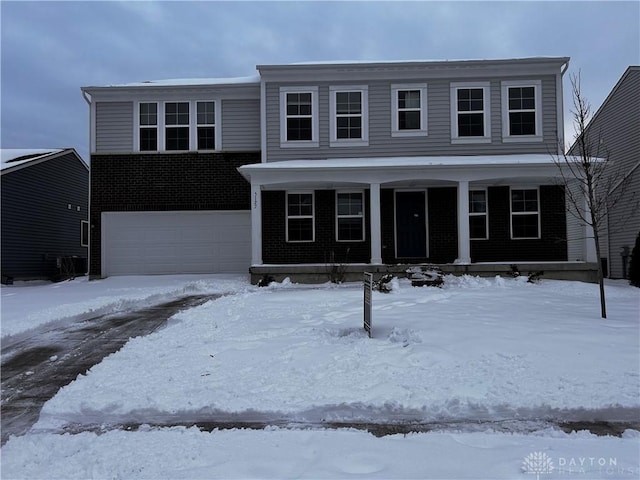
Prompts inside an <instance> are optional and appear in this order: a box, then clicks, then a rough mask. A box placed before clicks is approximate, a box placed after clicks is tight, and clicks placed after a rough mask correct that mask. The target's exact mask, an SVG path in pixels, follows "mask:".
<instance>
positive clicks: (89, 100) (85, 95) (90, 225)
mask: <svg viewBox="0 0 640 480" xmlns="http://www.w3.org/2000/svg"><path fill="white" fill-rule="evenodd" d="M81 92H82V98H84V101H85V102H87V105H89V158H88V163H89V189H88V190H89V198H88V199H87V200H88V202H87V204H88V205H89V211H88V212H87V221H88V222H89V229H88V230H89V231H88V232H87V235H88V237H89V238H88V239H87V240H88V241H89V246H88V247H87V275H88V277H89V280H91V239H92V237H93V235H92V232H91V230H92V229H93V223H92V222H91V151H92V139H93V135H92V132H93V114H92V111H93V107H94V106H93V103H92V99H91V95H89V94H88V93H87V92H86V91H84V90H81Z"/></svg>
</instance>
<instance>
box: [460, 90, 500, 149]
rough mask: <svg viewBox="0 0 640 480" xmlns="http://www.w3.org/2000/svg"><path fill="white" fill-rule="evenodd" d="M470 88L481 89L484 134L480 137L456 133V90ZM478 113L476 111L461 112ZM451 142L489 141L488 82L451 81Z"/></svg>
mask: <svg viewBox="0 0 640 480" xmlns="http://www.w3.org/2000/svg"><path fill="white" fill-rule="evenodd" d="M470 88H475V89H482V105H483V107H484V108H483V111H482V114H483V124H484V134H483V135H482V136H481V137H460V136H459V134H458V114H459V113H460V112H459V111H458V90H466V89H470ZM462 113H478V112H462ZM451 143H452V144H465V143H491V91H490V83H489V82H453V83H451Z"/></svg>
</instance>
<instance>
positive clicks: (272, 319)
mask: <svg viewBox="0 0 640 480" xmlns="http://www.w3.org/2000/svg"><path fill="white" fill-rule="evenodd" d="M170 278H171V277H168V279H167V280H164V281H165V282H167V284H166V285H164V286H162V287H161V286H158V285H154V286H151V285H150V284H148V283H147V282H150V280H146V279H138V280H137V281H139V282H140V285H141V286H140V287H139V288H140V291H136V290H135V287H134V286H133V284H132V285H129V286H128V287H127V288H126V289H123V291H122V293H123V294H124V293H125V292H124V290H126V291H128V292H129V294H130V295H134V294H135V295H137V297H136V298H138V299H139V300H140V301H149V298H150V296H152V295H145V294H143V293H142V291H144V290H145V288H146V289H147V293H150V292H151V291H154V292H156V293H157V292H160V290H162V288H164V289H165V290H163V291H165V292H166V293H165V294H167V295H168V294H171V295H176V294H178V293H179V292H180V291H184V292H190V291H193V292H194V293H201V292H231V291H232V292H235V294H233V295H229V296H225V297H223V298H220V299H218V300H215V301H211V302H208V303H206V304H204V305H202V306H200V307H197V308H194V309H191V310H188V311H184V312H182V313H180V314H178V315H176V316H175V317H173V319H171V320H170V323H169V325H168V326H167V327H166V328H165V329H163V330H161V331H159V332H156V333H154V334H152V335H149V336H148V337H143V338H136V339H133V340H131V341H130V342H129V343H128V344H127V345H126V346H125V347H124V348H123V349H122V350H121V351H120V352H117V353H116V354H113V355H111V356H110V357H108V358H106V359H105V360H104V361H103V362H102V363H100V364H98V365H96V366H95V367H93V368H92V369H91V370H90V371H89V372H88V373H87V375H85V376H80V377H79V378H78V379H77V380H76V381H74V382H73V383H71V384H70V385H68V386H67V387H64V388H63V389H61V390H60V391H59V393H58V394H57V395H56V396H55V397H54V398H53V399H52V400H50V401H49V402H48V403H46V404H45V406H44V408H43V410H42V414H41V417H40V420H39V422H38V423H37V424H36V425H35V427H34V429H33V431H32V433H30V434H28V435H26V436H24V437H18V438H16V437H14V438H12V439H11V440H10V441H9V442H8V443H7V444H6V445H5V446H4V447H3V448H2V460H3V467H2V468H3V476H5V475H6V476H7V478H14V477H34V476H35V477H38V476H44V477H64V478H71V477H81V478H84V477H93V478H104V477H113V478H132V477H136V478H151V477H166V478H176V477H180V478H214V477H217V478H229V477H236V478H247V477H251V478H256V477H260V478H284V477H287V478H289V477H304V478H317V477H322V478H344V477H358V478H363V477H366V478H372V477H379V478H409V477H413V478H532V477H531V476H530V475H529V474H533V473H542V474H544V478H549V479H551V478H569V477H571V478H637V476H638V474H640V470H639V468H640V466H639V453H638V447H639V446H640V434H638V433H637V432H635V431H631V430H628V431H627V432H626V433H625V434H624V435H623V437H622V438H614V437H596V436H594V435H591V434H589V433H587V432H581V433H578V434H571V435H568V434H565V433H562V432H561V431H559V430H557V429H553V428H550V427H549V425H545V424H544V423H543V421H545V420H608V421H637V419H638V417H639V415H640V398H639V393H640V366H639V365H640V345H639V339H640V329H639V317H640V304H639V292H640V291H639V290H638V289H635V288H633V287H629V286H627V285H625V284H624V283H621V282H617V283H616V282H614V283H612V284H610V285H608V286H607V295H608V301H609V305H608V306H609V319H608V320H606V321H603V320H601V319H600V318H599V307H598V296H597V286H595V285H589V284H584V283H578V282H562V281H551V280H543V281H542V282H541V283H539V284H533V285H532V284H528V283H526V281H522V280H523V279H502V278H495V279H479V278H474V277H447V279H446V282H445V286H444V287H443V288H442V289H438V288H414V287H411V286H410V284H409V282H408V281H405V280H402V281H395V288H394V291H393V292H392V293H390V294H386V295H385V294H381V293H377V292H374V296H373V305H374V307H373V338H372V339H369V338H368V337H367V336H366V334H365V332H364V330H363V329H362V287H361V285H360V284H347V285H343V286H333V285H324V286H319V287H314V288H311V287H310V286H302V285H289V284H286V283H285V284H282V285H272V286H271V287H269V288H263V289H258V288H256V287H251V286H248V285H247V284H245V283H244V282H242V281H241V280H239V279H228V278H227V279H222V280H221V279H216V277H208V278H199V279H186V278H184V279H180V280H177V279H175V277H174V279H173V280H170ZM524 280H526V279H524ZM135 281H136V280H135V279H124V278H123V279H107V280H106V281H102V282H85V283H84V284H83V283H82V282H79V283H77V284H76V285H77V289H79V290H81V289H87V288H93V289H95V290H96V291H99V290H100V287H99V286H100V285H103V286H104V287H105V290H106V288H107V287H108V288H109V289H111V290H110V291H111V293H113V291H114V289H115V290H117V282H133V283H135ZM157 281H159V280H157ZM171 282H173V283H171ZM169 284H171V285H169ZM72 285H74V284H73V283H70V284H67V287H61V288H69V289H72V288H73V287H72ZM145 285H146V286H145ZM180 285H181V286H180ZM30 288H35V289H37V287H30ZM41 288H45V287H44V286H43V287H41ZM153 289H156V290H153ZM181 289H182V290H181ZM11 291H13V292H15V293H16V294H19V293H20V291H19V290H18V289H17V288H16V289H13V290H11V289H7V290H5V289H4V288H3V291H2V294H3V300H5V294H6V293H11ZM109 295H110V294H108V293H107V292H106V291H105V294H104V295H101V296H98V298H101V300H100V305H101V306H97V304H96V305H93V306H91V301H85V303H84V304H83V305H84V307H82V308H79V309H80V310H82V309H84V310H86V311H91V310H92V309H93V310H95V309H100V308H102V309H105V308H110V307H107V305H112V302H109V301H107V300H106V298H108V297H109ZM9 299H10V298H9ZM97 301H98V300H96V302H97ZM13 305H14V304H10V305H8V307H7V308H9V309H11V308H13ZM2 308H3V324H4V322H5V320H4V317H5V304H4V302H3V307H2ZM46 309H47V310H48V311H55V309H52V308H51V307H47V308H46ZM69 309H71V310H72V308H71V307H68V308H66V310H69ZM12 312H13V310H9V318H10V319H11V318H13V317H11V313H12ZM81 314H82V312H80V311H77V312H74V315H76V316H77V317H80V318H81ZM30 315H31V317H33V318H39V317H38V313H37V312H36V311H34V312H32V313H31V314H30ZM67 317H68V318H73V317H72V316H71V317H70V316H68V315H67ZM12 325H13V324H12ZM17 331H19V327H12V330H11V333H16V332H17ZM3 334H4V332H3ZM207 420H209V421H211V420H216V421H225V420H237V421H247V422H251V421H258V422H264V421H267V422H268V421H274V422H279V424H282V423H283V422H284V423H286V422H290V423H293V424H298V425H299V424H302V423H307V422H308V423H312V424H316V425H317V424H321V423H322V422H356V423H358V422H367V423H386V422H421V423H427V422H433V423H438V424H448V427H447V431H446V432H432V433H425V434H412V435H408V436H406V437H405V436H402V435H395V436H388V437H383V438H376V437H373V436H372V435H370V434H368V433H366V432H360V431H352V430H340V431H331V430H322V429H316V430H282V429H268V430H264V431H247V430H230V431H214V432H211V433H207V432H200V431H198V430H197V429H195V428H191V429H186V428H183V427H174V428H165V429H157V428H150V427H146V428H142V429H141V430H139V431H136V432H126V431H120V430H114V431H109V432H108V433H104V434H102V435H97V434H95V433H89V432H85V433H81V434H78V435H64V436H60V435H58V434H56V433H55V432H57V431H59V429H60V428H62V427H64V426H65V425H69V424H81V425H82V424H85V425H88V424H93V425H95V424H97V425H117V424H123V423H135V424H145V423H149V424H180V423H185V422H206V421H207ZM478 421H487V422H489V423H488V424H486V425H485V424H483V425H484V426H483V425H477V422H478ZM451 424H455V425H458V427H456V428H457V431H455V432H452V427H451ZM474 424H476V426H475V427H474ZM536 424H539V425H540V427H539V429H536ZM523 425H525V426H523ZM507 429H508V430H511V431H510V432H509V433H499V432H497V431H496V430H507ZM532 430H534V432H533V433H531V431H532ZM534 452H538V453H539V452H542V453H543V454H544V455H545V456H547V458H548V459H551V460H552V461H553V462H554V468H552V469H548V470H550V471H545V472H541V471H538V472H535V471H533V470H534V468H533V467H531V466H530V464H529V467H526V466H524V467H523V461H524V460H525V457H527V456H528V455H529V454H531V453H534ZM587 457H593V458H595V459H596V461H595V463H594V461H591V463H592V465H586V464H585V463H589V462H588V461H586V460H584V461H583V462H582V465H580V461H579V460H578V459H579V458H583V459H584V458H587ZM118 459H120V460H118ZM600 459H606V463H607V465H606V467H607V468H609V470H606V471H605V470H603V468H604V467H603V465H601V462H600ZM612 459H615V462H613V463H615V465H611V463H612ZM571 460H574V462H573V463H576V465H570V464H571ZM561 467H563V468H561ZM569 467H571V470H573V471H572V472H569V470H570V468H569ZM541 478H543V477H542V476H541Z"/></svg>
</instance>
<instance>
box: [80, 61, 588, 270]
mask: <svg viewBox="0 0 640 480" xmlns="http://www.w3.org/2000/svg"><path fill="white" fill-rule="evenodd" d="M568 62H569V59H568V58H565V57H560V58H527V59H505V60H464V61H436V62H432V61H427V62H424V61H410V62H383V63H359V62H354V63H333V64H293V65H262V66H258V67H257V69H258V71H259V73H260V75H259V77H255V78H248V79H231V80H225V79H214V80H183V81H164V82H145V83H140V84H130V85H122V86H108V87H85V88H83V93H84V95H85V98H86V99H87V101H88V103H89V105H90V110H91V165H92V177H91V207H90V209H91V232H92V241H91V251H90V264H91V267H90V272H91V275H92V276H95V277H100V276H102V277H104V276H108V275H117V274H145V273H200V272H202V273H205V272H206V273H215V272H228V271H246V270H247V269H248V268H250V269H251V272H252V278H253V280H254V281H256V280H257V279H259V278H260V277H261V276H262V275H271V276H273V277H274V278H282V277H284V276H289V275H294V274H298V275H305V276H306V278H307V280H321V278H320V277H321V276H322V273H323V272H325V273H326V269H327V268H328V267H330V266H331V265H336V264H340V265H345V266H346V267H348V269H349V270H350V271H353V272H354V273H355V272H362V271H363V270H364V269H368V270H374V271H379V272H381V271H386V270H393V269H394V268H396V267H395V265H397V264H413V263H426V262H430V263H439V264H447V265H449V268H450V269H451V270H456V271H467V272H485V273H487V274H490V273H492V272H496V271H504V270H505V269H508V266H509V264H511V263H519V264H521V263H528V262H537V265H538V266H539V262H547V263H546V268H544V270H545V271H550V270H554V269H555V270H571V269H573V270H580V269H585V268H586V269H587V270H588V269H589V268H591V267H589V266H585V264H584V263H580V264H572V265H568V262H567V259H568V252H567V226H568V222H569V220H568V219H567V216H566V212H565V195H564V191H563V189H562V187H559V186H557V184H556V181H555V178H556V177H557V176H558V171H557V167H556V165H555V164H554V162H553V154H557V153H558V148H559V147H558V146H559V145H561V144H562V141H563V138H562V131H563V125H564V119H563V110H562V76H563V73H564V71H565V70H566V68H567V66H568ZM238 171H239V172H240V174H241V175H240V174H239V173H238ZM243 177H244V178H243ZM245 179H246V180H245ZM549 262H551V263H549ZM559 276H562V275H561V274H559ZM300 278H302V277H300ZM325 280H326V278H325Z"/></svg>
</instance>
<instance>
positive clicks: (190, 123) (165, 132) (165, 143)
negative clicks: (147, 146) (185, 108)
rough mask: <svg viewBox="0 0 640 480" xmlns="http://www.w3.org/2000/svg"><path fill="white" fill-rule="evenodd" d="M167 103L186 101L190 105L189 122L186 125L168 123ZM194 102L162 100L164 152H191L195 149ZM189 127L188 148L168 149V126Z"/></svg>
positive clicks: (182, 101) (183, 101)
mask: <svg viewBox="0 0 640 480" xmlns="http://www.w3.org/2000/svg"><path fill="white" fill-rule="evenodd" d="M167 103H186V104H188V105H189V123H188V124H186V125H183V124H180V125H167V124H166V112H167ZM191 103H192V102H190V101H189V100H165V101H163V102H162V124H163V128H162V137H163V142H162V147H163V148H162V151H163V152H169V153H178V152H189V151H191V150H195V148H192V147H193V146H194V143H193V130H194V127H193V125H192V123H193V105H191ZM185 127H186V128H188V129H189V147H188V148H187V149H186V150H167V138H166V135H167V129H168V128H185Z"/></svg>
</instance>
